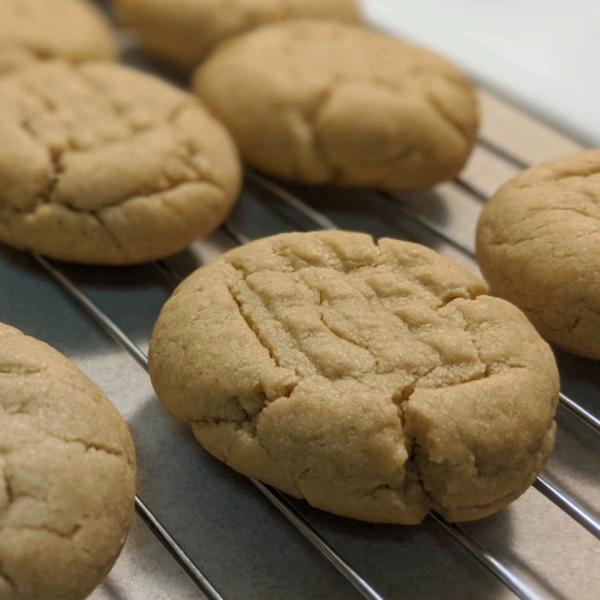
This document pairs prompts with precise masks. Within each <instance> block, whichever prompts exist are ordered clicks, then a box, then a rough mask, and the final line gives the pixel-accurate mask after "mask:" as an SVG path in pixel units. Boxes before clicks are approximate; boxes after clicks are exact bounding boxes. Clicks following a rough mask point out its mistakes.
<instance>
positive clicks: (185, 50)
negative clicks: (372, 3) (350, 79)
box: [115, 0, 361, 67]
mask: <svg viewBox="0 0 600 600" xmlns="http://www.w3.org/2000/svg"><path fill="white" fill-rule="evenodd" d="M115 9H116V12H117V15H118V16H119V17H120V19H121V21H123V22H124V23H126V24H128V25H130V26H131V27H133V28H134V29H135V30H136V31H137V32H139V34H140V38H141V45H142V47H143V48H144V49H145V50H146V51H147V52H148V53H150V54H153V55H154V56H156V57H158V58H162V59H165V60H168V61H170V62H173V63H175V64H178V65H181V66H183V67H195V66H196V65H198V63H200V62H201V61H202V60H204V59H205V58H206V57H207V56H208V55H209V54H210V53H211V52H212V50H213V49H214V48H215V47H216V46H217V45H218V44H219V43H220V42H222V41H224V40H226V39H228V38H231V37H235V36H237V35H240V34H242V33H245V32H247V31H250V30H252V29H256V28H257V27H260V26H262V25H266V24H268V23H273V22H277V21H284V20H290V19H302V18H303V19H331V20H336V21H345V22H348V23H358V22H359V21H360V20H361V16H360V10H359V8H358V5H357V3H356V0H327V1H325V0H115Z"/></svg>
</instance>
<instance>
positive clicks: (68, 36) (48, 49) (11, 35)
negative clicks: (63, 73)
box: [0, 0, 118, 74]
mask: <svg viewBox="0 0 600 600" xmlns="http://www.w3.org/2000/svg"><path fill="white" fill-rule="evenodd" d="M117 54H118V49H117V41H116V37H115V36H114V34H113V32H112V29H111V27H110V25H109V23H108V21H107V19H106V18H105V17H104V15H103V14H102V13H101V12H100V10H98V8H97V7H96V6H95V5H94V4H93V3H92V2H89V1H88V0H0V74H3V73H7V72H10V71H12V70H14V69H16V68H18V67H22V66H24V65H26V64H28V63H30V62H34V61H37V60H47V59H51V58H63V59H65V60H68V61H71V62H74V63H79V62H84V61H87V60H109V61H114V60H116V58H117Z"/></svg>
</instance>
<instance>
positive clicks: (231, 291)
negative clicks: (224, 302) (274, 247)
mask: <svg viewBox="0 0 600 600" xmlns="http://www.w3.org/2000/svg"><path fill="white" fill-rule="evenodd" d="M238 272H240V273H243V272H241V271H238ZM242 281H243V283H244V284H245V285H246V288H247V290H248V291H252V290H251V288H250V286H249V285H248V282H247V281H246V277H245V276H243V280H242ZM228 289H229V294H230V296H231V299H232V300H233V301H234V302H235V305H236V306H237V309H238V312H239V314H240V316H241V317H242V319H244V322H245V323H246V325H247V326H248V329H250V331H252V333H253V334H254V336H255V337H256V339H257V341H258V342H259V343H260V345H261V346H262V347H263V348H264V349H265V350H266V351H267V352H268V353H269V357H270V358H271V360H272V361H273V363H274V364H275V366H277V367H281V364H280V362H279V358H278V357H277V356H276V355H275V352H274V348H272V347H271V345H270V344H268V343H267V340H266V339H264V337H263V335H262V334H261V332H260V328H259V327H258V325H257V323H256V322H255V321H254V319H253V318H252V315H251V314H250V313H249V312H248V311H247V310H246V309H245V307H244V303H243V302H242V300H241V299H240V297H239V295H238V294H236V292H235V291H234V289H233V286H229V287H228ZM255 296H256V297H257V299H258V298H259V296H258V294H255ZM261 305H262V308H264V309H265V310H267V311H268V312H269V316H270V317H271V318H272V319H275V317H274V315H272V314H271V312H270V311H269V309H268V308H267V307H266V306H265V304H264V302H261Z"/></svg>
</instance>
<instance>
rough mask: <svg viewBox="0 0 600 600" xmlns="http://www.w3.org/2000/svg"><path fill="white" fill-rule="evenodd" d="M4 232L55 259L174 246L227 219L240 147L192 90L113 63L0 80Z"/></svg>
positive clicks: (124, 255)
mask: <svg viewBox="0 0 600 600" xmlns="http://www.w3.org/2000/svg"><path fill="white" fill-rule="evenodd" d="M0 139H2V147H0V241H3V242H5V243H7V244H9V245H12V246H15V247H17V248H21V249H29V250H35V251H37V252H40V253H41V254H45V255H47V256H50V257H53V258H57V259H60V260H66V261H73V262H81V263H96V264H133V263H141V262H147V261H150V260H154V259H157V258H161V257H164V256H167V255H169V254H174V253H176V252H178V251H180V250H183V249H184V248H186V247H187V246H188V245H189V244H190V243H191V242H192V241H193V240H194V239H196V238H198V237H200V236H203V235H206V234H208V233H209V232H211V231H212V230H213V229H215V228H216V227H217V226H218V225H220V224H221V222H222V221H223V220H224V219H225V218H226V216H227V214H228V213H229V211H230V209H231V208H232V206H233V204H234V202H235V199H236V197H237V193H238V191H239V187H240V180H241V173H240V164H239V159H238V157H237V152H236V150H235V147H234V145H233V142H232V141H231V138H230V136H229V135H228V134H227V131H226V130H225V128H224V127H223V126H222V125H221V124H220V123H218V122H217V121H216V120H215V119H213V117H211V116H210V114H209V113H208V112H207V111H206V110H205V109H204V107H202V105H201V104H200V103H199V102H198V101H197V99H196V98H195V97H194V96H193V95H191V94H188V93H186V92H183V91H181V90H179V89H177V88H175V87H174V86H172V85H170V84H168V83H166V82H164V81H161V80H160V79H158V78H157V77H153V76H150V75H147V74H144V73H141V72H139V71H136V70H134V69H131V68H128V67H124V66H120V65H113V64H109V63H86V64H84V65H79V66H76V67H75V66H71V65H68V64H67V63H63V62H52V63H44V64H38V65H35V66H32V67H28V68H25V69H22V70H20V71H19V72H18V73H15V74H12V75H8V76H6V77H4V78H2V79H0Z"/></svg>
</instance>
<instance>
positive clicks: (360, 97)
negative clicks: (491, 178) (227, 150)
mask: <svg viewBox="0 0 600 600" xmlns="http://www.w3.org/2000/svg"><path fill="white" fill-rule="evenodd" d="M193 87H194V91H195V92H196V93H197V94H198V95H199V96H200V98H201V99H202V100H203V102H204V103H205V104H206V105H207V106H208V107H209V108H210V110H211V111H212V112H213V114H214V115H215V116H217V118H219V119H220V120H221V121H223V123H225V124H226V125H227V127H228V128H229V130H230V132H231V134H232V135H233V137H234V139H235V141H236V142H237V144H238V147H239V149H240V152H241V154H242V157H243V158H244V159H245V160H246V161H247V162H248V163H249V164H250V165H252V166H253V167H255V168H256V169H259V170H261V171H264V172H265V173H270V174H272V175H275V176H277V177H280V178H283V179H286V180H290V181H294V182H299V183H309V184H336V185H342V186H360V187H374V188H381V189H386V190H405V189H422V188H427V187H429V186H431V185H433V184H435V183H438V182H440V181H443V180H447V179H451V178H452V177H454V176H455V175H456V174H457V173H458V172H459V171H460V169H461V168H462V167H463V165H464V164H465V162H466V160H467V157H468V155H469V152H470V151H471V148H472V146H473V144H474V142H475V135H476V130H477V122H478V108H477V102H476V98H475V95H474V90H473V87H472V86H471V84H470V83H469V81H468V80H467V79H466V78H465V77H464V76H463V75H462V74H461V73H460V72H459V71H458V70H457V69H456V68H455V67H453V66H452V65H451V64H449V63H448V62H447V61H445V60H444V59H442V58H441V57H439V56H437V55H435V54H433V53H431V52H428V51H427V50H424V49H422V48H418V47H416V46H412V45H409V44H406V43H403V42H401V41H399V40H396V39H394V38H392V37H389V36H386V35H384V34H382V33H379V32H377V31H374V30H369V29H366V28H361V27H357V26H351V25H347V24H341V23H333V22H328V23H324V22H323V23H320V22H310V21H295V22H287V23H280V24H276V25H270V26H267V27H263V28H261V29H259V30H256V31H253V32H251V33H249V34H246V35H244V36H242V37H239V38H237V39H234V40H232V41H229V42H227V43H225V44H223V45H222V46H220V47H219V48H218V49H217V50H216V51H215V53H214V54H213V55H211V57H210V58H209V59H208V60H207V61H206V62H205V63H204V64H203V65H201V66H200V68H199V69H198V71H197V73H196V74H195V76H194V84H193Z"/></svg>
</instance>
